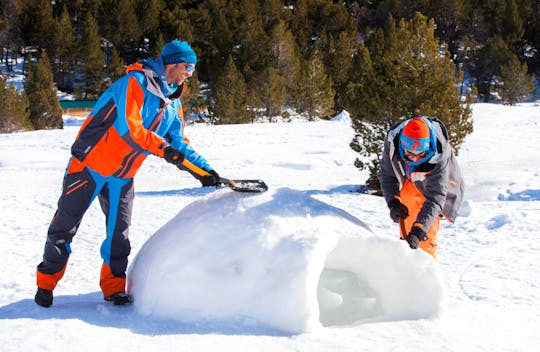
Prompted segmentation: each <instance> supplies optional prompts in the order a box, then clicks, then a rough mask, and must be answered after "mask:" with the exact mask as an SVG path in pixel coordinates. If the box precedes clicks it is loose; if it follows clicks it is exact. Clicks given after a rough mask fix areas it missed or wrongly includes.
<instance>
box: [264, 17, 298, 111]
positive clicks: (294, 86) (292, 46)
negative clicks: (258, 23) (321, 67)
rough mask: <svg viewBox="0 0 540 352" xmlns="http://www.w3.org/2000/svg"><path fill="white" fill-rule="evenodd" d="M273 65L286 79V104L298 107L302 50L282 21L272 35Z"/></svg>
mask: <svg viewBox="0 0 540 352" xmlns="http://www.w3.org/2000/svg"><path fill="white" fill-rule="evenodd" d="M270 43H271V44H270V50H271V53H272V57H273V58H272V65H274V66H275V67H276V68H277V71H278V73H279V74H280V75H281V76H282V77H285V78H286V79H285V88H286V94H287V95H286V101H285V102H286V104H289V105H290V106H294V105H298V101H299V97H298V95H299V92H298V78H299V76H300V69H301V65H300V61H301V57H300V52H299V51H300V50H299V48H298V45H297V44H296V42H295V40H294V36H293V34H292V33H291V31H290V30H289V29H288V28H287V25H286V23H285V22H283V21H280V22H279V23H278V24H277V25H276V26H275V27H274V29H273V30H272V33H271V35H270Z"/></svg>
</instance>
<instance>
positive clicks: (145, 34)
mask: <svg viewBox="0 0 540 352" xmlns="http://www.w3.org/2000/svg"><path fill="white" fill-rule="evenodd" d="M135 8H136V15H137V22H138V23H139V26H140V28H141V31H142V33H141V34H142V41H143V42H142V43H141V47H143V48H144V50H145V54H146V55H148V56H153V54H154V53H155V52H156V50H161V47H158V46H157V45H158V38H159V36H160V34H161V33H160V31H159V24H160V18H161V17H160V16H161V12H162V11H163V10H164V9H165V3H164V2H163V0H135Z"/></svg>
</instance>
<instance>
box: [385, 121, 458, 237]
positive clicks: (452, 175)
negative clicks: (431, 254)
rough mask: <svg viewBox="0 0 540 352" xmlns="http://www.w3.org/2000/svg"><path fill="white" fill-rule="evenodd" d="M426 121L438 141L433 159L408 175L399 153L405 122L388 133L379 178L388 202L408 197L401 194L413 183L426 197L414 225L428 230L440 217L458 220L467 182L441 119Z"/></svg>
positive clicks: (393, 127) (424, 162)
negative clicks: (408, 183) (405, 185)
mask: <svg viewBox="0 0 540 352" xmlns="http://www.w3.org/2000/svg"><path fill="white" fill-rule="evenodd" d="M424 118H425V119H427V120H429V122H431V129H432V131H433V132H434V136H435V138H436V140H434V143H433V145H434V146H435V147H434V148H435V150H433V152H432V153H429V154H430V155H431V156H428V157H427V158H426V159H427V160H422V163H421V164H420V165H417V166H416V167H415V168H414V170H413V171H412V172H407V171H406V169H407V166H406V162H405V161H404V160H403V158H402V157H401V155H400V153H399V150H398V145H399V136H400V133H401V131H402V130H403V128H404V127H405V124H406V121H404V122H402V123H399V124H397V125H394V126H392V127H391V128H390V130H389V131H388V133H387V136H386V139H385V142H384V151H383V155H382V158H381V164H380V168H379V173H378V179H379V182H380V184H381V189H382V192H383V195H384V198H385V200H386V203H389V202H390V201H391V200H392V199H394V198H399V197H400V196H401V197H403V196H406V195H400V190H401V189H402V188H403V185H404V184H405V182H407V181H409V182H413V183H414V185H415V186H416V188H417V189H418V191H419V192H420V193H421V194H422V196H423V197H424V198H425V200H424V202H423V204H422V205H421V209H420V211H419V213H418V216H417V218H416V221H415V223H420V224H422V225H423V226H424V228H426V229H427V228H429V227H431V224H432V223H433V221H434V220H435V218H436V217H437V216H439V215H443V216H444V217H446V218H447V219H448V220H449V221H451V222H453V221H454V220H455V218H456V216H457V212H458V210H459V208H460V206H461V202H462V200H463V193H464V182H463V177H462V175H461V169H460V168H459V165H458V163H457V160H456V157H455V155H454V150H453V149H452V146H451V145H450V143H449V142H448V131H447V130H446V127H445V126H444V124H443V123H442V121H440V120H439V119H436V118H432V117H429V118H427V117H424Z"/></svg>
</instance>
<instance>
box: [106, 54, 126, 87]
mask: <svg viewBox="0 0 540 352" xmlns="http://www.w3.org/2000/svg"><path fill="white" fill-rule="evenodd" d="M106 71H107V75H108V76H109V77H108V80H107V82H108V83H106V84H105V86H104V87H103V89H102V90H105V89H106V88H107V87H109V86H110V85H111V84H112V83H113V82H114V81H116V80H117V79H119V78H120V77H122V76H123V75H125V74H126V65H125V64H124V61H123V60H122V58H121V57H120V55H119V54H118V51H117V50H116V49H115V48H112V52H111V58H110V59H109V64H108V65H107V70H106Z"/></svg>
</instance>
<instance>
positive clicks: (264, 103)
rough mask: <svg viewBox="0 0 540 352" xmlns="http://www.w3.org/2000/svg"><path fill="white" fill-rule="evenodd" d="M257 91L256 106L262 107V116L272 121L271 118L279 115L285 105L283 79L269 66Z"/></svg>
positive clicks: (285, 94) (285, 92)
mask: <svg viewBox="0 0 540 352" xmlns="http://www.w3.org/2000/svg"><path fill="white" fill-rule="evenodd" d="M258 90H259V91H258V94H257V96H258V97H259V99H260V101H258V102H257V103H258V104H257V106H260V107H262V108H263V109H264V112H265V113H264V114H265V115H266V116H267V117H268V118H269V120H270V121H272V117H274V116H278V115H280V114H281V112H282V111H283V106H284V105H285V99H286V97H287V91H286V88H285V78H284V77H283V76H281V75H280V74H279V72H278V71H277V70H276V69H275V68H273V67H271V66H270V67H268V69H267V70H265V72H264V74H263V75H262V79H261V80H260V84H259V85H258Z"/></svg>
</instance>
